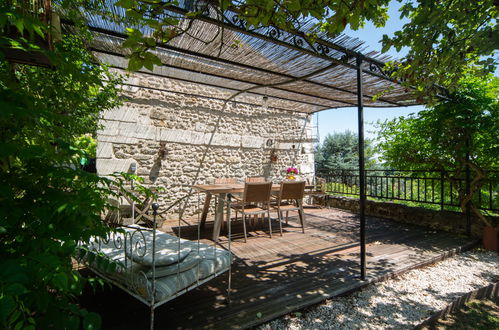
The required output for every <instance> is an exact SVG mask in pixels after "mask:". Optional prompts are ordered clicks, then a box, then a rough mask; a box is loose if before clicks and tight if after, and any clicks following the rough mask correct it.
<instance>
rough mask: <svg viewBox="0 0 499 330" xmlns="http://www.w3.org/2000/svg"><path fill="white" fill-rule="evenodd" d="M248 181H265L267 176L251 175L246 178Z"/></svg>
mask: <svg viewBox="0 0 499 330" xmlns="http://www.w3.org/2000/svg"><path fill="white" fill-rule="evenodd" d="M246 182H265V177H263V176H249V177H247V178H246Z"/></svg>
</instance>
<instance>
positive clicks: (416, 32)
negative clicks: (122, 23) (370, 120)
mask: <svg viewBox="0 0 499 330" xmlns="http://www.w3.org/2000/svg"><path fill="white" fill-rule="evenodd" d="M398 2H402V0H398ZM403 2H404V4H403V6H402V7H401V9H400V17H401V18H408V19H409V23H407V24H406V25H404V27H403V29H402V30H401V31H398V32H396V33H395V35H394V36H393V37H389V36H386V35H385V36H384V37H383V39H382V44H383V51H387V50H388V49H390V48H391V47H395V48H396V49H397V50H399V49H401V48H402V47H408V48H409V52H408V54H407V55H406V56H405V57H404V58H402V59H401V61H400V62H397V63H391V64H390V69H391V71H393V75H394V78H396V79H398V80H400V81H402V82H403V83H404V84H406V85H407V86H415V87H416V88H417V91H418V92H419V93H422V94H431V93H434V92H436V89H435V88H434V85H435V84H439V85H443V86H445V87H448V88H450V89H451V90H452V89H453V88H454V87H456V82H457V81H458V80H459V79H460V78H461V77H463V76H464V74H465V73H466V72H467V70H469V69H470V67H472V68H473V70H474V71H475V74H481V75H483V74H486V73H488V72H493V71H494V70H495V67H496V65H497V62H496V61H494V51H495V50H496V49H497V48H498V42H499V36H498V29H497V21H496V17H497V10H498V6H497V3H496V2H495V1H494V0H474V1H455V0H438V1H435V0H405V1H403ZM115 3H116V4H117V5H118V6H120V7H122V8H123V9H125V12H126V18H125V20H126V21H127V22H128V23H129V25H128V26H129V29H128V30H127V31H128V34H129V38H128V40H127V41H125V43H124V46H125V47H127V48H129V49H131V50H132V52H131V55H130V62H129V69H131V70H137V69H140V68H141V67H142V66H145V67H146V68H149V69H151V68H152V66H153V65H154V64H156V65H159V64H160V63H161V62H160V61H159V59H158V58H157V57H156V56H154V55H153V54H152V53H150V50H153V49H154V48H155V47H156V46H157V45H158V44H161V43H168V42H169V41H170V40H172V39H174V38H175V37H177V36H179V35H181V34H183V33H188V28H189V26H187V28H181V27H180V26H179V25H178V23H179V19H180V17H179V16H178V15H176V16H171V15H169V14H168V7H169V6H172V5H176V4H177V1H150V0H119V1H116V2H115ZM389 3H390V1H389V0H364V1H342V0H287V1H274V0H245V1H241V0H219V1H196V0H191V1H186V4H187V5H188V7H189V9H190V11H189V13H187V14H186V15H185V16H186V17H188V18H190V19H196V17H198V15H201V14H202V13H203V12H204V11H205V9H206V8H207V6H210V8H211V10H215V11H217V12H218V15H217V17H218V19H219V20H221V19H222V17H223V13H224V11H226V10H230V11H232V12H234V13H237V15H238V17H239V18H242V19H244V20H245V21H246V22H247V27H248V29H252V28H255V27H260V26H274V27H277V28H280V29H283V30H286V31H290V32H296V31H298V30H299V28H300V27H301V25H302V24H303V21H304V19H305V20H307V19H313V20H314V22H316V23H315V26H314V27H313V28H312V29H311V30H310V31H309V33H307V34H306V35H305V37H307V38H309V39H310V40H311V41H313V39H314V38H316V37H317V33H319V32H326V33H327V34H328V35H330V36H335V35H337V34H339V33H341V32H343V30H344V29H345V28H346V27H347V26H349V27H350V28H351V29H353V30H357V29H359V28H362V27H363V26H364V24H365V22H366V21H369V22H372V23H373V24H374V25H375V26H376V27H381V26H384V25H385V23H386V20H387V18H388V15H387V9H388V5H389ZM113 19H115V18H113ZM134 24H139V25H143V26H148V27H149V28H151V29H152V30H153V33H152V34H151V35H143V34H142V32H141V31H140V30H138V29H136V28H134V27H133V26H134ZM217 40H218V39H217Z"/></svg>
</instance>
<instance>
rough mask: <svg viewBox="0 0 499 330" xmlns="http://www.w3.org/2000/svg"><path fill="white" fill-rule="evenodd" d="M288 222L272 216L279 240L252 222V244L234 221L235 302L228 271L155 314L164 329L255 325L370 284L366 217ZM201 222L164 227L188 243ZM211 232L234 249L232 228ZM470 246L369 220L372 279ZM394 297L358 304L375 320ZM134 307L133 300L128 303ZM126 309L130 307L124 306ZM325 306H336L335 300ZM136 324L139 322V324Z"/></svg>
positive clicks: (309, 216)
mask: <svg viewBox="0 0 499 330" xmlns="http://www.w3.org/2000/svg"><path fill="white" fill-rule="evenodd" d="M288 220H289V221H288V224H286V222H285V221H283V236H282V237H281V236H280V233H279V223H278V220H277V218H276V217H275V216H274V215H273V214H272V239H271V238H270V236H269V228H268V221H263V222H262V221H256V222H254V223H252V224H248V240H247V243H244V239H243V235H242V233H243V229H242V221H241V220H237V221H234V220H233V221H232V222H231V231H232V241H231V251H232V253H233V254H234V256H235V259H234V263H233V266H232V279H231V280H232V290H231V303H230V304H227V300H226V292H225V291H226V288H227V281H228V275H227V274H223V275H221V276H219V277H217V278H215V279H213V280H212V281H210V282H208V283H206V284H205V285H203V286H201V287H198V288H196V289H195V290H193V291H192V292H191V293H186V294H184V295H182V296H180V297H178V298H177V299H175V300H174V301H172V302H169V303H167V304H165V305H164V306H162V307H160V308H159V309H158V311H160V312H158V313H156V318H157V324H158V325H162V324H168V325H169V326H170V325H171V326H172V327H174V326H175V327H176V326H182V327H185V326H187V324H190V325H192V327H197V326H201V325H203V326H205V325H208V324H209V325H210V326H213V327H223V326H226V325H230V324H232V325H233V324H238V325H240V326H244V327H246V326H253V325H257V324H259V323H262V322H264V321H266V320H271V319H273V318H275V317H278V316H280V315H284V314H288V313H291V312H293V311H296V310H298V309H301V308H303V307H306V306H310V305H314V304H317V303H320V302H321V301H324V300H325V299H328V298H331V297H335V296H338V295H341V294H344V293H346V292H351V291H355V290H356V289H358V288H360V287H363V286H364V285H365V284H366V283H367V282H364V281H361V279H360V265H359V262H360V245H359V220H358V216H357V215H356V214H353V213H349V212H345V211H340V210H336V209H307V210H306V217H305V233H302V232H301V226H300V224H299V220H298V217H297V216H296V215H292V214H290V217H289V219H288ZM197 223H198V220H197V219H187V220H185V221H183V222H182V223H181V226H179V225H178V220H176V221H175V220H171V221H169V220H166V221H165V222H164V224H163V227H162V229H163V230H165V231H169V232H171V233H174V234H176V235H180V236H181V237H182V238H186V239H191V240H196V239H197V235H198V226H197ZM212 230H213V222H210V221H208V222H207V223H206V227H205V228H204V229H203V230H201V232H200V234H201V235H200V241H201V242H203V243H208V244H214V245H217V246H218V247H221V248H224V249H228V245H229V241H228V233H227V227H225V228H224V229H222V231H221V236H220V240H219V242H218V243H214V242H213V241H211V240H210V238H211V233H212ZM465 242H466V240H463V239H460V238H456V237H454V236H452V235H450V234H446V233H440V232H435V231H428V230H426V229H425V228H422V227H418V226H411V225H405V224H400V223H396V222H393V221H389V220H383V219H378V218H371V217H369V218H368V219H367V246H366V247H367V253H366V256H367V276H368V279H369V280H376V279H378V278H384V277H385V276H389V275H390V274H396V273H397V272H399V271H404V270H406V269H408V268H410V267H412V266H414V265H419V264H421V263H424V262H428V261H431V260H432V258H435V257H438V256H439V255H440V253H441V252H443V251H448V250H449V249H451V248H454V247H458V246H459V245H460V244H463V243H465ZM426 290H427V291H428V294H431V293H432V287H431V286H428V287H427V289H426ZM401 293H402V292H401ZM102 294H104V295H105V293H102ZM393 294H395V295H396V294H398V293H397V292H389V291H382V292H379V293H377V294H368V293H363V292H358V293H357V294H356V295H355V296H356V297H357V298H355V300H352V302H351V303H352V304H356V305H358V306H359V308H360V309H361V313H363V314H364V316H365V318H366V319H369V316H370V313H372V311H373V310H377V309H382V310H387V311H389V310H392V309H394V308H395V307H394V306H392V304H391V303H390V302H389V301H388V302H387V301H385V300H386V299H385V298H386V296H389V295H393ZM131 303H132V302H131V301H127V304H131ZM135 305H136V303H135ZM119 306H120V309H124V310H126V309H128V308H130V307H128V306H123V305H122V304H119ZM404 306H405V307H406V308H407V310H409V309H411V308H422V309H425V308H426V309H430V307H429V306H426V305H425V303H424V301H417V300H407V301H405V302H404ZM405 307H403V308H405ZM320 308H333V309H334V308H336V307H335V304H334V300H333V301H332V302H331V303H329V304H328V305H327V306H323V307H320ZM403 308H402V309H400V308H399V310H398V311H393V312H391V314H392V316H391V319H392V320H391V322H394V320H395V322H396V321H397V320H400V323H390V324H393V325H394V326H395V327H397V326H400V325H402V324H404V322H406V321H404V320H403V318H410V315H409V316H407V315H405V314H406V311H405V310H404V309H403ZM121 318H122V319H123V314H122V316H121ZM106 319H107V320H109V322H117V324H120V325H123V323H126V324H127V325H128V322H124V321H123V320H121V321H116V319H115V318H113V317H112V316H110V318H109V319H108V318H107V317H106ZM186 320H188V321H186ZM351 321H352V320H349V319H348V317H347V316H346V315H344V314H342V312H341V310H338V311H337V313H335V319H334V320H328V319H321V318H320V317H319V316H317V320H316V323H314V324H315V325H314V327H317V328H327V327H328V326H329V325H330V324H332V323H331V322H335V324H349V322H351ZM387 322H388V321H387ZM130 324H139V323H135V321H133V322H131V323H130ZM295 325H296V324H295ZM358 326H359V327H368V326H369V324H367V323H366V324H362V323H361V324H358ZM125 328H126V326H125Z"/></svg>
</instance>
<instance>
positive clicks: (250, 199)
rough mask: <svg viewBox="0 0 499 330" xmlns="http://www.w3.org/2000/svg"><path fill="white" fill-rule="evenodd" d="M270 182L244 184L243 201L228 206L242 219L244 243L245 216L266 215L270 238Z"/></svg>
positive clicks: (245, 239) (245, 236)
mask: <svg viewBox="0 0 499 330" xmlns="http://www.w3.org/2000/svg"><path fill="white" fill-rule="evenodd" d="M271 190H272V182H246V183H245V185H244V193H243V199H242V201H240V202H235V203H232V204H231V205H230V207H231V209H233V210H234V211H235V212H236V219H237V214H238V213H241V214H242V217H243V229H244V242H246V241H247V238H248V234H247V232H246V216H259V215H265V214H267V217H268V219H269V234H270V238H272V223H271V219H270V192H271Z"/></svg>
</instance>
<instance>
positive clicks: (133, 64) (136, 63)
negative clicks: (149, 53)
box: [128, 57, 143, 71]
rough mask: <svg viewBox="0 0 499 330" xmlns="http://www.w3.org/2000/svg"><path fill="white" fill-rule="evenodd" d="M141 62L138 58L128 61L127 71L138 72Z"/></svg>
mask: <svg viewBox="0 0 499 330" xmlns="http://www.w3.org/2000/svg"><path fill="white" fill-rule="evenodd" d="M142 66H143V62H142V60H141V59H140V58H138V57H132V58H130V60H129V61H128V70H130V71H138V70H140V69H141V68H142Z"/></svg>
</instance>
